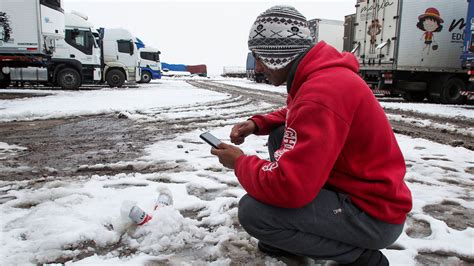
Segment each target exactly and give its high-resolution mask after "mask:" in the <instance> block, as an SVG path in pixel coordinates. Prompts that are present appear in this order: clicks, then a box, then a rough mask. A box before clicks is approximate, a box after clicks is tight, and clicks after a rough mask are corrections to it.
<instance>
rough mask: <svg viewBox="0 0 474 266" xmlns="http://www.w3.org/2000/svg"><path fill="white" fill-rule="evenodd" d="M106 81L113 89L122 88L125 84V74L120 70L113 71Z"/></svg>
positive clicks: (108, 74)
mask: <svg viewBox="0 0 474 266" xmlns="http://www.w3.org/2000/svg"><path fill="white" fill-rule="evenodd" d="M106 80H107V84H109V86H110V87H111V88H114V87H117V88H120V87H122V86H123V84H124V83H125V74H123V72H122V71H120V70H118V69H112V70H110V71H109V72H107V77H106Z"/></svg>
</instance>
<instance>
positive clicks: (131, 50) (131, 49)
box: [130, 40, 135, 55]
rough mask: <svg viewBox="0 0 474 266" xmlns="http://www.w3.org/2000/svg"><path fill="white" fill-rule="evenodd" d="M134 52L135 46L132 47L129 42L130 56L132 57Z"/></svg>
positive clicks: (131, 41) (131, 42)
mask: <svg viewBox="0 0 474 266" xmlns="http://www.w3.org/2000/svg"><path fill="white" fill-rule="evenodd" d="M134 50H135V46H134V45H133V40H130V55H133V52H134Z"/></svg>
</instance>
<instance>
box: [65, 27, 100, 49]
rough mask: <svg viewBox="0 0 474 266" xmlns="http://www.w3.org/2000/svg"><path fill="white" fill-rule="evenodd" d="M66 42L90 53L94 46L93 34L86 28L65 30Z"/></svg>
mask: <svg viewBox="0 0 474 266" xmlns="http://www.w3.org/2000/svg"><path fill="white" fill-rule="evenodd" d="M65 40H66V42H67V43H68V44H69V45H71V46H72V47H74V48H76V49H78V50H79V51H81V52H83V53H85V54H87V55H91V54H92V47H93V46H94V36H93V35H92V32H90V31H86V30H77V29H74V30H66V37H65Z"/></svg>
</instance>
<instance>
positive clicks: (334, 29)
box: [308, 18, 344, 51]
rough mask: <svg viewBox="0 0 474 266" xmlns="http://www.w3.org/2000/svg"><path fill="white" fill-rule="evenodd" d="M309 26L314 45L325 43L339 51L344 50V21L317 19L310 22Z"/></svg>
mask: <svg viewBox="0 0 474 266" xmlns="http://www.w3.org/2000/svg"><path fill="white" fill-rule="evenodd" d="M308 24H309V31H310V33H311V37H312V38H313V42H314V43H318V42H320V41H325V42H326V43H328V44H330V45H332V46H333V47H334V48H336V49H337V50H338V51H342V50H343V46H344V21H339V20H331V19H319V18H316V19H311V20H309V21H308Z"/></svg>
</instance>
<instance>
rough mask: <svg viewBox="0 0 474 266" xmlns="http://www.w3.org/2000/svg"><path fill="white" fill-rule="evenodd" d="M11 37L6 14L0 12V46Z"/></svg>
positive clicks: (10, 28)
mask: <svg viewBox="0 0 474 266" xmlns="http://www.w3.org/2000/svg"><path fill="white" fill-rule="evenodd" d="M11 35H12V27H11V26H10V19H9V18H8V15H7V13H5V12H1V11H0V45H3V43H4V42H8V41H10V39H11Z"/></svg>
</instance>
